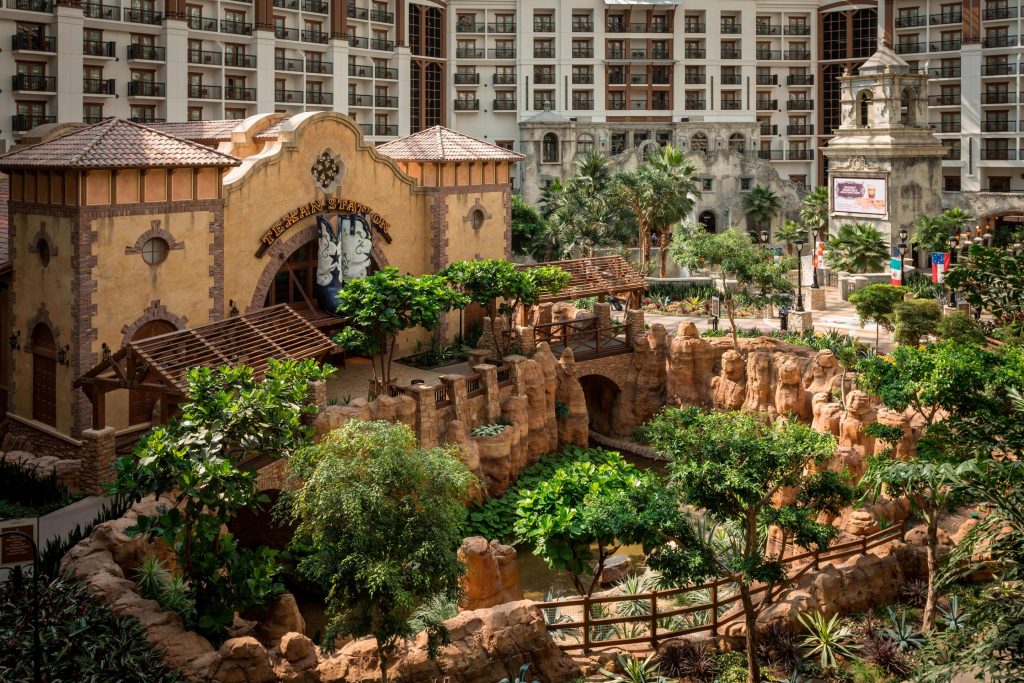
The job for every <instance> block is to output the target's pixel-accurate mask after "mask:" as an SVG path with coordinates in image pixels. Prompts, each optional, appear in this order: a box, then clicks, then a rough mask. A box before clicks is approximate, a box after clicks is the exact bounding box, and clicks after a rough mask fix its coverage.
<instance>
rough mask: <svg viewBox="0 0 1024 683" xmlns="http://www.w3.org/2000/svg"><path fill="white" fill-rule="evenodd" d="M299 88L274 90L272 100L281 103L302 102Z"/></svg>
mask: <svg viewBox="0 0 1024 683" xmlns="http://www.w3.org/2000/svg"><path fill="white" fill-rule="evenodd" d="M302 101H303V98H302V91H301V90H274V102H278V103H282V104H302Z"/></svg>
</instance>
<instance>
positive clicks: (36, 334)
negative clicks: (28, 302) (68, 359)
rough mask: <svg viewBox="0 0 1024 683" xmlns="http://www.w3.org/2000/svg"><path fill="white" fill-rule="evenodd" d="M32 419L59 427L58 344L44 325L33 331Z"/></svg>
mask: <svg viewBox="0 0 1024 683" xmlns="http://www.w3.org/2000/svg"><path fill="white" fill-rule="evenodd" d="M32 419H33V420H36V421H37V422H42V423H43V424H48V425H50V426H51V427H56V426H57V342H56V340H55V339H54V338H53V332H51V331H50V328H49V327H47V326H46V325H44V324H43V323H39V324H37V325H36V326H35V329H33V330H32Z"/></svg>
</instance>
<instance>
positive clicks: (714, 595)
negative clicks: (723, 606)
mask: <svg viewBox="0 0 1024 683" xmlns="http://www.w3.org/2000/svg"><path fill="white" fill-rule="evenodd" d="M711 635H713V636H717V635H718V581H717V580H716V581H715V582H714V583H713V584H711Z"/></svg>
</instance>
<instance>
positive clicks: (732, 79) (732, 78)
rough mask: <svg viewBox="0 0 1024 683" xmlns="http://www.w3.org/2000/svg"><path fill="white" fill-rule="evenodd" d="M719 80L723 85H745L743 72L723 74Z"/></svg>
mask: <svg viewBox="0 0 1024 683" xmlns="http://www.w3.org/2000/svg"><path fill="white" fill-rule="evenodd" d="M719 80H720V81H721V83H722V85H743V74H722V75H721V76H720V78H719Z"/></svg>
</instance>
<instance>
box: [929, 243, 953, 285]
mask: <svg viewBox="0 0 1024 683" xmlns="http://www.w3.org/2000/svg"><path fill="white" fill-rule="evenodd" d="M949 260H950V255H949V254H948V253H946V252H941V251H933V252H932V282H942V281H943V280H945V279H946V271H947V270H949Z"/></svg>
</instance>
